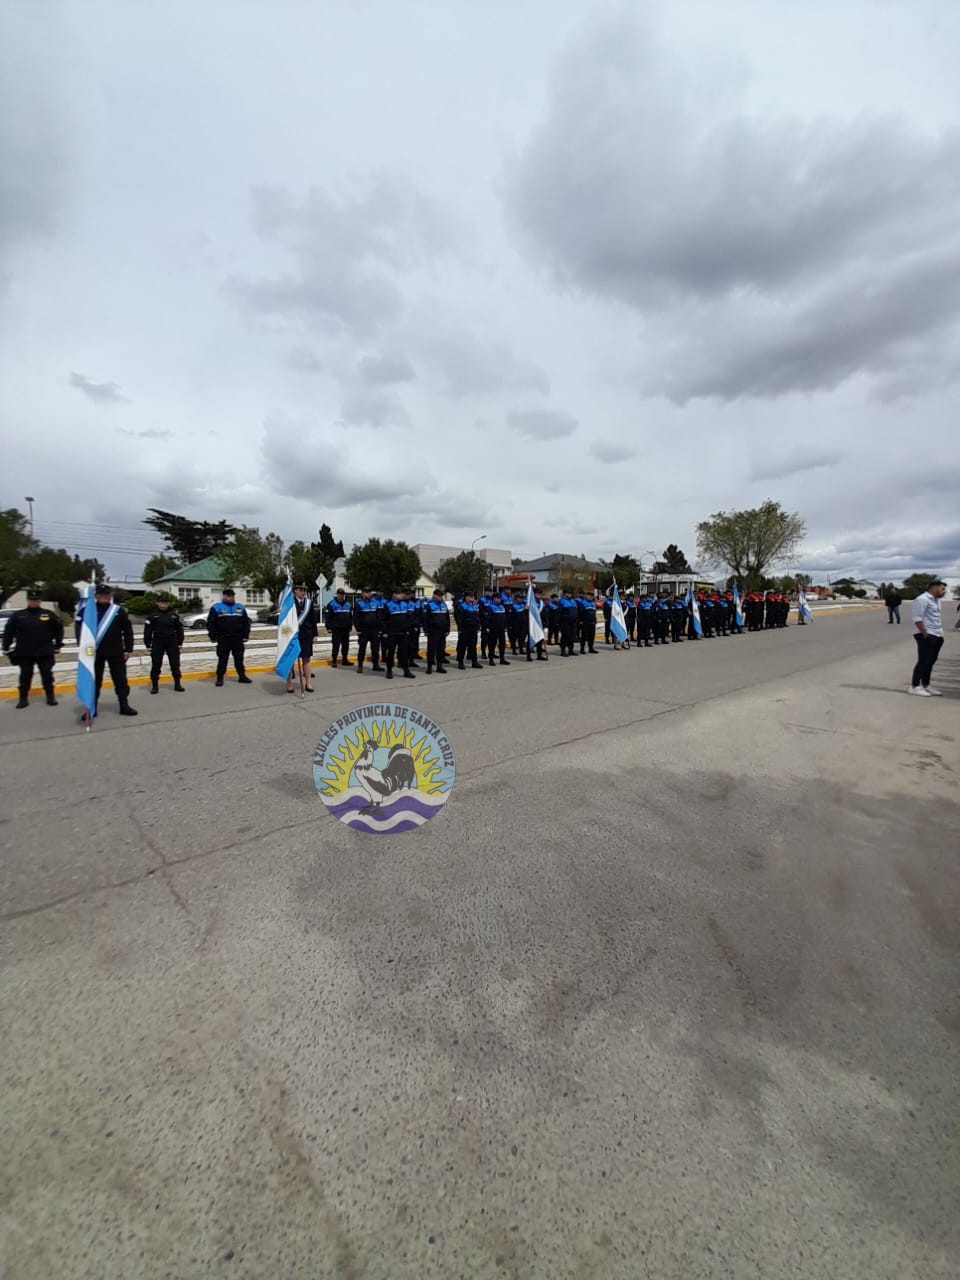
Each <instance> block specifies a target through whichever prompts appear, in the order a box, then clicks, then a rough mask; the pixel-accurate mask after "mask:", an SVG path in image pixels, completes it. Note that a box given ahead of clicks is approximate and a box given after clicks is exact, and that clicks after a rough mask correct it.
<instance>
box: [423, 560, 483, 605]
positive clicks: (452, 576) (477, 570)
mask: <svg viewBox="0 0 960 1280" xmlns="http://www.w3.org/2000/svg"><path fill="white" fill-rule="evenodd" d="M434 576H435V577H436V580H437V582H438V583H439V585H440V586H441V587H443V588H444V589H445V590H446V591H450V592H452V593H453V594H454V595H455V596H458V597H459V596H462V595H463V593H464V592H465V591H473V592H474V593H475V594H476V595H479V594H480V592H481V591H482V590H483V588H484V587H485V586H486V585H487V583H488V582H489V580H490V566H489V565H488V564H487V562H486V561H485V560H481V559H480V557H479V556H478V555H477V553H476V552H475V551H461V552H460V554H459V555H457V556H451V557H450V559H449V560H441V562H440V564H439V565H438V566H437V572H436V574H435V575H434Z"/></svg>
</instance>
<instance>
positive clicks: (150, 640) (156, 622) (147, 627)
mask: <svg viewBox="0 0 960 1280" xmlns="http://www.w3.org/2000/svg"><path fill="white" fill-rule="evenodd" d="M143 643H144V647H145V648H147V649H149V650H150V692H151V693H156V692H157V691H158V689H159V682H160V671H161V669H162V667H163V659H164V655H166V658H167V661H168V662H169V663H170V674H171V675H172V676H173V687H174V690H175V691H176V692H177V693H184V692H185V690H184V687H183V684H182V683H181V680H180V649H181V647H182V646H183V623H182V622H181V621H180V615H179V613H177V611H176V609H171V608H170V597H169V596H168V595H167V593H166V592H165V591H161V592H159V593H158V594H157V607H156V609H154V611H153V613H151V615H150V617H149V618H148V619H147V620H146V622H145V623H144V624H143Z"/></svg>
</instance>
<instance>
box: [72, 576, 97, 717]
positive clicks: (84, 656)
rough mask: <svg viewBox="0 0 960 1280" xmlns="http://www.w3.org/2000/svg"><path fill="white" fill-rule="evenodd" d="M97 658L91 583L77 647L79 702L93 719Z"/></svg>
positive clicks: (95, 607) (95, 611)
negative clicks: (95, 661) (94, 667)
mask: <svg viewBox="0 0 960 1280" xmlns="http://www.w3.org/2000/svg"><path fill="white" fill-rule="evenodd" d="M96 656H97V602H96V599H95V598H94V594H93V583H92V582H91V583H90V586H89V588H88V589H87V597H86V602H85V604H84V606H83V615H82V617H81V618H80V643H79V645H78V646H77V700H78V701H79V702H81V703H82V704H83V706H84V707H85V708H86V711H87V715H88V716H89V717H90V718H91V719H92V717H93V714H94V712H95V711H96V709H97V681H96V676H95V675H94V672H93V663H94V659H95V658H96ZM88 727H89V725H88Z"/></svg>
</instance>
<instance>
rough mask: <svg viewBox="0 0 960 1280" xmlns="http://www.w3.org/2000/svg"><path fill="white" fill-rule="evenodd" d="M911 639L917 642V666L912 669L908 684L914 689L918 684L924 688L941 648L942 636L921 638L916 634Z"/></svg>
mask: <svg viewBox="0 0 960 1280" xmlns="http://www.w3.org/2000/svg"><path fill="white" fill-rule="evenodd" d="M913 638H914V640H916V642H917V665H916V666H915V667H914V668H913V676H912V677H911V679H910V683H911V684H912V685H913V687H914V689H915V688H916V687H917V685H918V684H922V685H923V687H924V688H926V687H927V685H928V684H929V683H930V675H931V673H932V672H933V664H934V663H935V662H936V660H937V657H938V656H939V654H940V650H941V649H942V648H943V636H921V635H919V634H917V635H915V636H914V637H913Z"/></svg>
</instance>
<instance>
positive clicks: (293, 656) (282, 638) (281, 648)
mask: <svg viewBox="0 0 960 1280" xmlns="http://www.w3.org/2000/svg"><path fill="white" fill-rule="evenodd" d="M299 657H300V629H299V627H298V625H297V602H296V600H295V599H294V595H293V583H292V582H291V581H290V579H289V578H287V585H286V586H285V587H284V588H283V595H282V596H281V597H280V607H279V609H278V610H277V661H276V663H275V664H274V667H273V669H274V671H275V672H276V673H277V675H278V676H282V677H283V679H284V680H286V679H287V678H288V676H289V675H290V672H291V671H292V670H293V668H294V664H295V663H296V661H297V659H298V658H299Z"/></svg>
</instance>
